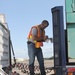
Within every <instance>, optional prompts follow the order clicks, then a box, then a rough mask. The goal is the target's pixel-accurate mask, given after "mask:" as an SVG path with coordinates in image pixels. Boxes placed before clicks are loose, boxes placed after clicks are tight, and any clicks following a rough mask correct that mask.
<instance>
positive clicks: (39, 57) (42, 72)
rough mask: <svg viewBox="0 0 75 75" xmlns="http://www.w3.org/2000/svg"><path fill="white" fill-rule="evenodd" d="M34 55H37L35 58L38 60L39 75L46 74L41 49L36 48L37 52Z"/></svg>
mask: <svg viewBox="0 0 75 75" xmlns="http://www.w3.org/2000/svg"><path fill="white" fill-rule="evenodd" d="M36 56H37V60H38V62H39V66H40V71H41V75H46V73H45V68H44V59H43V54H42V49H41V48H39V49H38V52H37V55H36Z"/></svg>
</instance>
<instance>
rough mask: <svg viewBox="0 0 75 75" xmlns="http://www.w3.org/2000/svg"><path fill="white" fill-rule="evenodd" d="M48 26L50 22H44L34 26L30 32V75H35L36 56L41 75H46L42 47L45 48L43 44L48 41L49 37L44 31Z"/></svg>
mask: <svg viewBox="0 0 75 75" xmlns="http://www.w3.org/2000/svg"><path fill="white" fill-rule="evenodd" d="M48 25H49V22H48V21H47V20H43V21H42V23H41V24H39V25H37V26H33V27H32V28H31V30H30V32H29V35H28V41H27V44H28V55H29V70H30V75H34V61H35V56H36V57H37V60H38V62H39V66H40V72H41V75H46V73H45V68H44V59H43V54H42V49H41V46H43V42H45V40H46V39H48V36H46V35H45V30H44V29H45V28H46V27H48Z"/></svg>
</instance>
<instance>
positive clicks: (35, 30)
mask: <svg viewBox="0 0 75 75" xmlns="http://www.w3.org/2000/svg"><path fill="white" fill-rule="evenodd" d="M31 33H32V35H34V36H36V35H37V34H38V30H37V28H32V31H31ZM40 34H41V36H42V30H40ZM28 41H30V42H32V43H34V40H33V39H31V38H30V39H28Z"/></svg>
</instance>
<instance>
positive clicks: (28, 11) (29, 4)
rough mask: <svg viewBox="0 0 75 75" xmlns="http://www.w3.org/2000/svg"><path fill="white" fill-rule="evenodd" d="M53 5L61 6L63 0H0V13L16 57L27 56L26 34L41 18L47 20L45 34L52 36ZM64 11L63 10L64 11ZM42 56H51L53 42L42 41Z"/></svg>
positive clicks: (63, 4) (63, 3)
mask: <svg viewBox="0 0 75 75" xmlns="http://www.w3.org/2000/svg"><path fill="white" fill-rule="evenodd" d="M55 6H63V7H64V10H65V0H1V1H0V13H1V14H5V19H6V23H7V24H8V27H9V30H10V33H11V40H12V44H13V48H14V52H15V56H16V58H28V52H27V51H28V50H27V36H28V33H29V31H30V28H31V27H32V26H34V25H38V24H40V23H41V22H42V20H48V21H49V26H48V27H47V28H46V29H45V30H46V35H48V36H49V37H53V30H52V13H51V9H52V8H53V7H55ZM64 13H65V12H64ZM42 51H43V56H44V57H45V58H49V57H51V56H53V44H52V43H51V42H49V43H44V47H43V48H42Z"/></svg>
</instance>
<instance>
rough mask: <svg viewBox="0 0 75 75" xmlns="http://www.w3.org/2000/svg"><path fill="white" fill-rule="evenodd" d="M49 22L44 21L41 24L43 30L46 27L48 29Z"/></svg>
mask: <svg viewBox="0 0 75 75" xmlns="http://www.w3.org/2000/svg"><path fill="white" fill-rule="evenodd" d="M48 25H49V22H48V21H47V20H43V21H42V23H41V24H40V28H41V29H45V28H46V27H48Z"/></svg>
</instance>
